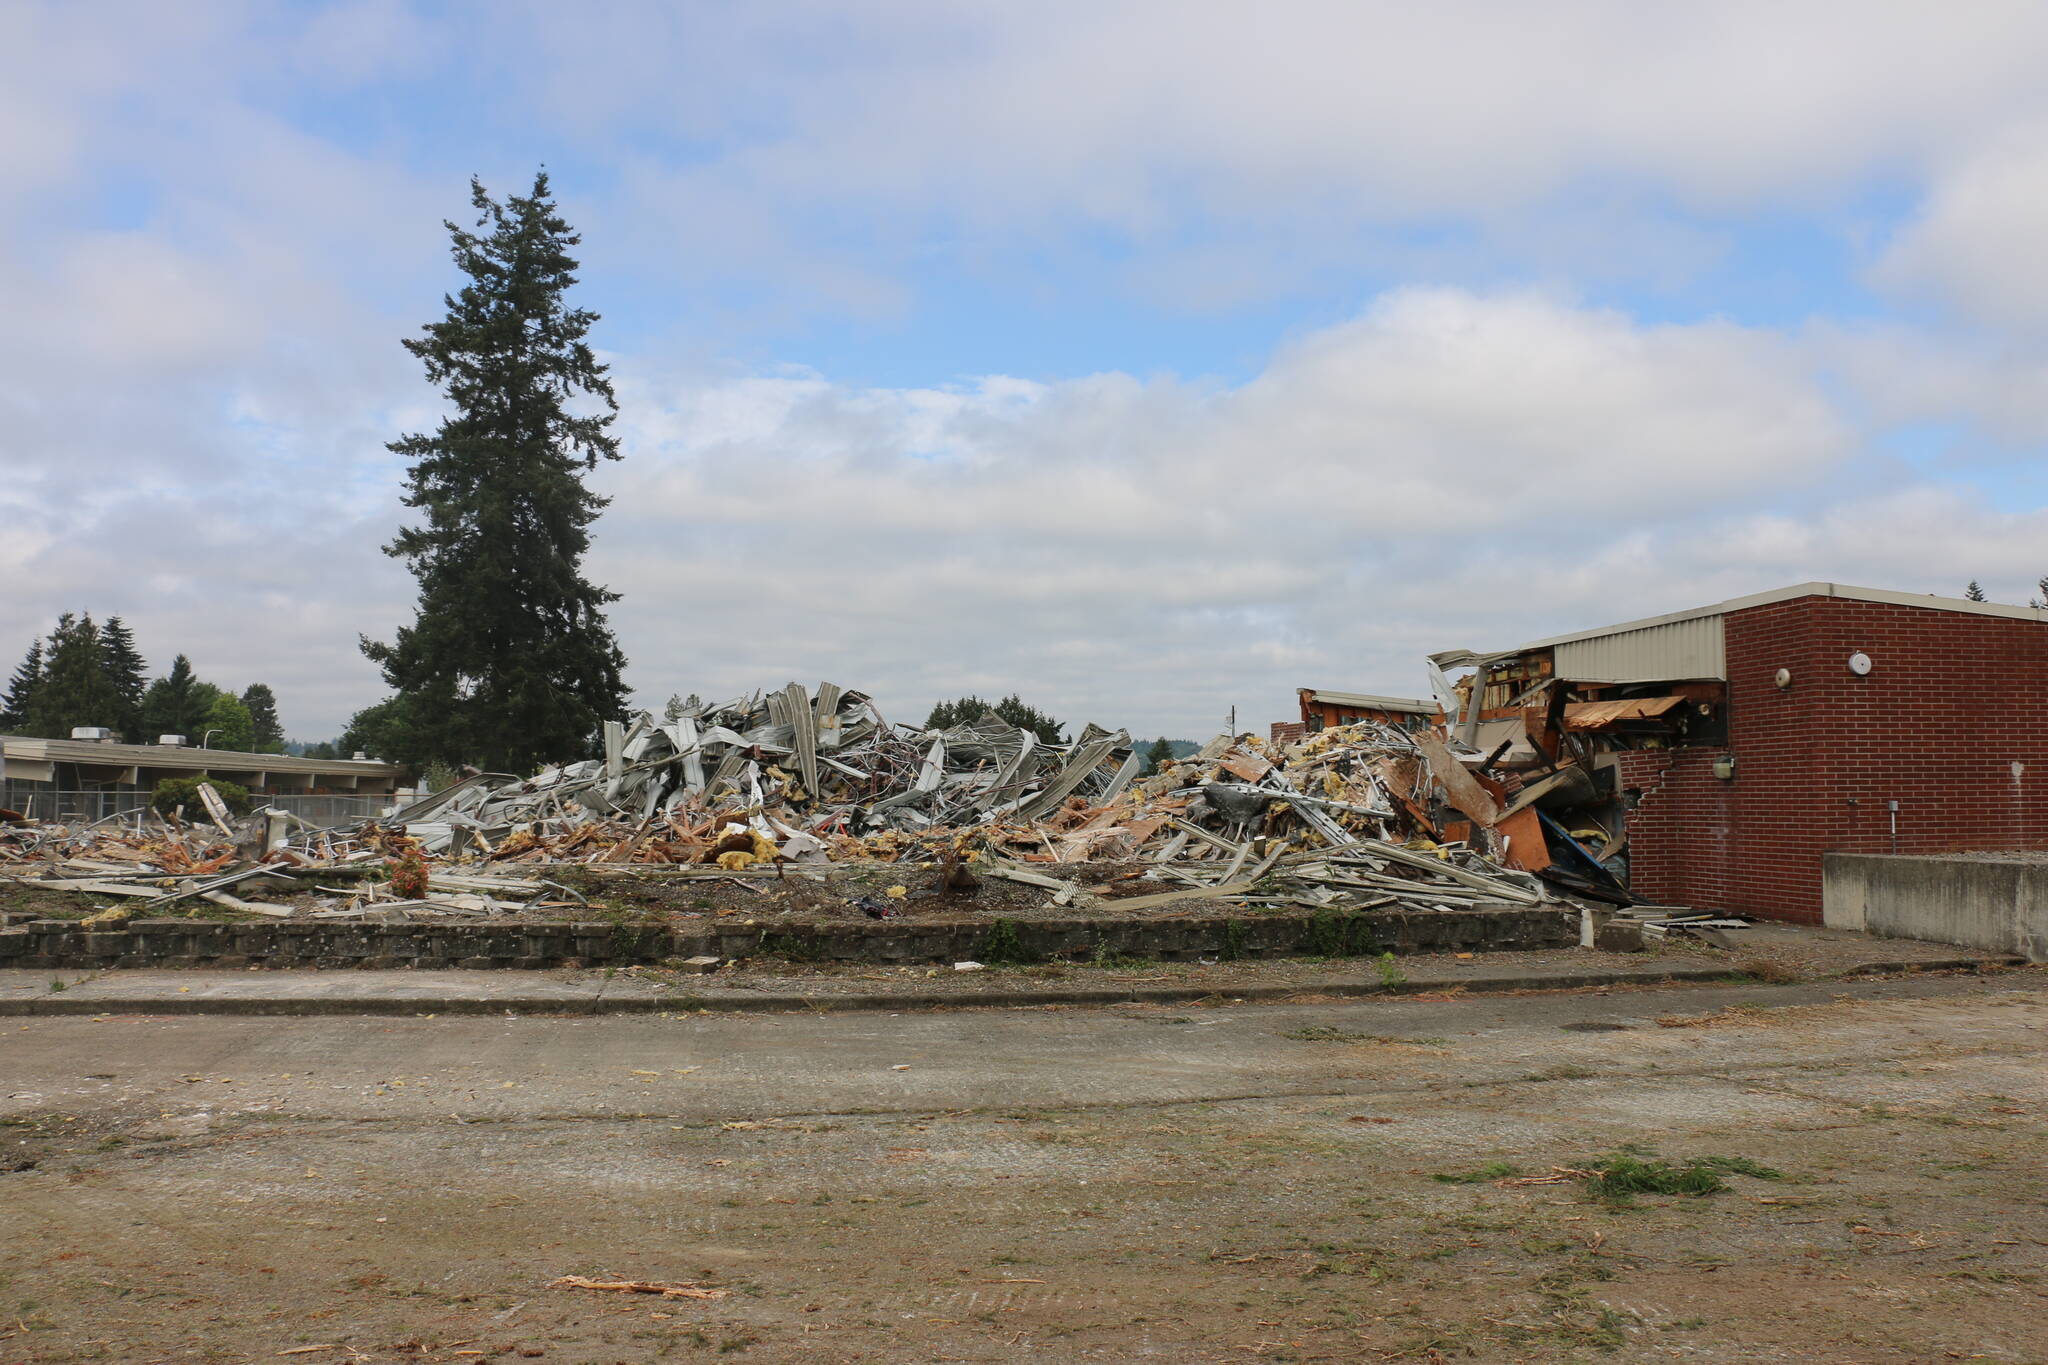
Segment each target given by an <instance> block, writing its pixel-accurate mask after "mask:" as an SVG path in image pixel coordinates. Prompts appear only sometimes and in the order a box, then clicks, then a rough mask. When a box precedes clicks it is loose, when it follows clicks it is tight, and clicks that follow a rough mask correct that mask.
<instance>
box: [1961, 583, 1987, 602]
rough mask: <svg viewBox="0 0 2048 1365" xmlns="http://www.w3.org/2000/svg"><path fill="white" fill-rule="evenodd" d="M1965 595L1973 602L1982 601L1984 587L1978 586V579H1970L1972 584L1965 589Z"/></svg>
mask: <svg viewBox="0 0 2048 1365" xmlns="http://www.w3.org/2000/svg"><path fill="white" fill-rule="evenodd" d="M1963 596H1964V597H1966V598H1968V599H1969V600H1970V601H1972V602H1982V601H1983V600H1984V589H1982V588H1980V587H1978V586H1977V580H1976V579H1974V578H1973V579H1971V580H1970V586H1969V587H1967V588H1964V589H1963Z"/></svg>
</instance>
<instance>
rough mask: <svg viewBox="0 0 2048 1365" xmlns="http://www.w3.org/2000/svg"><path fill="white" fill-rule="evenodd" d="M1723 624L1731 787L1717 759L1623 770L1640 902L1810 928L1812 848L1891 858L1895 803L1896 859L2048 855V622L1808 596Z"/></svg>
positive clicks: (1816, 868)
mask: <svg viewBox="0 0 2048 1365" xmlns="http://www.w3.org/2000/svg"><path fill="white" fill-rule="evenodd" d="M1725 630H1726V640H1727V653H1728V708H1729V709H1728V722H1729V729H1728V740H1729V743H1728V749H1727V751H1726V752H1730V753H1733V755H1734V756H1735V778H1734V780H1733V781H1732V782H1724V781H1721V780H1719V779H1717V778H1715V777H1714V776H1713V772H1712V768H1713V760H1714V758H1715V757H1717V756H1718V755H1719V754H1720V753H1722V752H1723V751H1721V750H1713V749H1684V750H1676V751H1672V752H1670V753H1665V754H1656V753H1635V754H1628V755H1624V756H1623V757H1622V759H1621V762H1622V765H1623V766H1622V772H1621V780H1622V785H1623V786H1624V787H1635V788H1637V789H1638V790H1640V791H1641V792H1642V799H1641V802H1640V804H1639V806H1638V808H1637V810H1636V812H1635V814H1634V816H1633V817H1632V819H1631V821H1630V838H1629V848H1630V854H1631V857H1632V863H1631V868H1630V871H1631V876H1632V879H1633V885H1634V889H1635V890H1636V892H1637V894H1638V895H1639V896H1642V897H1645V898H1647V899H1653V900H1659V901H1669V902H1672V903H1676V904H1682V905H1694V906H1697V907H1699V908H1701V909H1714V910H1734V911H1741V912H1744V913H1747V914H1754V915H1763V916H1768V917H1771V918H1774V919H1788V920H1798V921H1804V922H1808V923H1818V922H1819V920H1820V913H1821V905H1820V888H1821V855H1822V854H1824V853H1828V852H1831V851H1832V852H1858V853H1884V852H1889V851H1891V849H1892V847H1893V843H1892V838H1891V834H1890V813H1889V811H1888V810H1887V809H1886V805H1885V803H1886V802H1887V801H1890V800H1894V799H1896V800H1897V801H1898V802H1899V828H1898V841H1897V849H1898V851H1899V852H1901V853H1934V852H1945V851H1949V850H1954V849H2017V848H2048V623H2042V622H2038V621H2032V620H2015V619H2009V618H2005V617H1998V616H1978V615H1973V614H1969V613H1964V612H1955V611H1941V610H1935V609H1931V608H1926V607H1909V606H1899V605H1894V604H1890V603H1883V602H1859V601H1854V600H1851V599H1847V598H1837V597H1801V598H1795V599H1793V600H1791V601H1789V602H1775V603H1771V604H1770V605H1767V606H1761V607H1751V608H1748V609H1746V610H1743V611H1737V612H1732V613H1730V614H1729V615H1728V616H1727V617H1726V618H1725ZM1858 650H1861V651H1862V652H1864V653H1865V654H1868V655H1870V656H1871V659H1872V661H1873V667H1872V668H1871V671H1870V673H1869V674H1868V676H1864V677H1858V676H1857V675H1855V674H1853V673H1851V672H1850V671H1849V667H1848V659H1849V656H1850V655H1851V654H1853V653H1855V652H1856V651H1858ZM1780 668H1789V669H1791V670H1792V675H1793V677H1792V685H1791V686H1790V687H1789V688H1786V689H1783V690H1780V689H1779V688H1778V686H1777V684H1776V682H1775V675H1776V673H1777V671H1778V670H1779V669H1780ZM2015 762H2017V763H2019V764H2021V765H2022V769H2021V772H2020V775H2019V776H2018V777H2015V776H2014V774H2013V770H2012V765H2013V764H2014V763H2015Z"/></svg>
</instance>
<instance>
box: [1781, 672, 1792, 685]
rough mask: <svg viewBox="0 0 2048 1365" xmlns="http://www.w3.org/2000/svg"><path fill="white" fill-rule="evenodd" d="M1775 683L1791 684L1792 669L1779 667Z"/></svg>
mask: <svg viewBox="0 0 2048 1365" xmlns="http://www.w3.org/2000/svg"><path fill="white" fill-rule="evenodd" d="M1777 683H1778V686H1780V687H1790V686H1791V685H1792V670H1791V669H1789V668H1781V669H1779V670H1778V677H1777Z"/></svg>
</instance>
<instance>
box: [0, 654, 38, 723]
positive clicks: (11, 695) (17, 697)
mask: <svg viewBox="0 0 2048 1365" xmlns="http://www.w3.org/2000/svg"><path fill="white" fill-rule="evenodd" d="M42 685H43V642H42V641H41V640H40V639H36V640H31V641H29V646H28V656H27V657H26V658H24V659H23V660H22V661H21V664H20V665H19V666H18V667H17V668H16V669H15V670H14V676H13V677H11V678H9V679H8V680H7V695H6V696H5V697H4V698H0V734H19V733H21V732H22V731H23V730H25V729H27V728H28V707H29V702H30V700H31V699H33V698H34V697H35V694H36V689H37V688H38V687H41V686H42Z"/></svg>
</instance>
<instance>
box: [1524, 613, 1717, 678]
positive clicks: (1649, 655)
mask: <svg viewBox="0 0 2048 1365" xmlns="http://www.w3.org/2000/svg"><path fill="white" fill-rule="evenodd" d="M1551 657H1552V661H1553V663H1554V665H1555V671H1556V676H1558V677H1560V678H1564V679H1567V680H1569V681H1572V682H1609V683H1632V682H1666V681H1669V680H1672V679H1676V678H1721V679H1725V678H1726V677H1727V676H1728V660H1727V648H1726V637H1725V636H1724V634H1723V631H1722V618H1721V617H1720V616H1719V615H1718V614H1717V615H1713V616H1693V617H1687V618H1685V619H1683V620H1678V621H1669V622H1666V623H1664V624H1662V625H1653V626H1643V627H1640V628H1638V629H1636V630H1622V631H1615V632H1612V633H1610V634H1606V635H1596V636H1594V637H1592V638H1591V639H1585V640H1571V641H1566V642H1563V643H1560V644H1558V645H1557V646H1556V648H1555V651H1554V652H1553V654H1552V656H1551Z"/></svg>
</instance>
